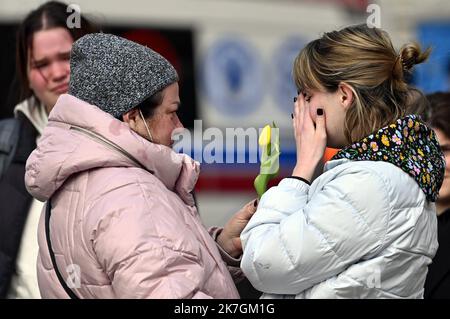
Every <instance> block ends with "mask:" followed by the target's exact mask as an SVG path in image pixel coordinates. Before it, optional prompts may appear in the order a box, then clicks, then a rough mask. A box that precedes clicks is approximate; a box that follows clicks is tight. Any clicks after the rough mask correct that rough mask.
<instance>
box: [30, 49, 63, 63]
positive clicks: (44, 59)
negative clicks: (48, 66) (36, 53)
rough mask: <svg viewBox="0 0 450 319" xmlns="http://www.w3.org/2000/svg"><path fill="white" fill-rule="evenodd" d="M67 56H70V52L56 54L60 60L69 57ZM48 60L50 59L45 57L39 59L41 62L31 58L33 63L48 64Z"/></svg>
mask: <svg viewBox="0 0 450 319" xmlns="http://www.w3.org/2000/svg"><path fill="white" fill-rule="evenodd" d="M67 55H69V56H70V51H66V52H60V53H57V54H56V56H57V57H59V58H60V57H65V56H67ZM48 60H49V58H48V57H44V58H42V59H39V60H37V59H35V58H34V57H31V61H32V62H33V63H42V62H46V61H48Z"/></svg>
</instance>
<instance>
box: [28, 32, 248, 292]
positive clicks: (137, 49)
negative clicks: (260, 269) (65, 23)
mask: <svg viewBox="0 0 450 319" xmlns="http://www.w3.org/2000/svg"><path fill="white" fill-rule="evenodd" d="M70 62H71V79H70V88H69V94H64V95H62V96H61V97H60V98H59V99H58V101H57V103H56V105H55V107H54V108H53V110H52V112H51V113H50V116H49V123H48V126H47V127H46V129H45V130H44V133H43V135H42V138H41V139H40V141H39V143H38V147H37V149H36V150H35V151H34V152H33V153H32V154H31V156H30V157H29V159H28V161H27V165H26V176H25V181H26V186H27V189H28V191H29V192H30V193H31V194H32V195H33V196H34V197H36V198H37V199H39V200H42V201H49V199H51V201H49V202H51V206H49V207H51V218H49V220H48V228H47V230H48V236H49V238H48V239H47V238H46V225H45V224H46V220H45V216H46V214H42V216H41V220H40V224H39V236H38V237H39V238H38V239H39V257H38V265H37V269H38V280H39V288H40V291H41V294H42V296H43V297H44V298H67V297H68V296H69V295H70V296H72V298H239V295H238V293H237V290H236V287H235V285H234V282H233V279H232V276H231V275H230V269H229V268H228V267H227V264H226V262H227V263H228V266H238V265H239V260H238V259H236V258H237V257H239V256H240V254H241V253H242V248H241V244H240V239H239V235H240V232H241V230H242V229H243V228H244V227H245V225H246V224H247V222H248V220H249V219H250V217H251V215H252V214H253V213H254V211H255V207H254V205H253V203H249V204H247V205H246V206H245V207H244V208H242V209H241V210H240V211H239V212H238V213H236V214H235V216H234V217H233V218H232V219H231V220H230V221H229V222H228V224H227V225H226V226H225V228H224V229H223V230H222V229H219V228H212V229H210V230H209V231H208V230H206V229H205V228H204V226H203V225H202V222H201V220H200V218H199V215H198V213H197V210H196V207H195V202H194V198H193V195H192V191H193V189H194V186H195V184H196V181H197V179H198V174H199V164H198V163H197V162H195V161H194V160H193V159H191V158H190V157H188V156H187V155H183V154H177V153H175V152H173V151H172V149H171V148H170V147H169V146H171V144H172V141H171V135H172V132H173V131H174V130H175V129H177V128H182V124H181V123H180V121H179V119H178V117H177V114H176V111H177V109H178V107H179V103H180V100H179V96H178V84H177V82H178V76H177V74H176V71H175V70H174V68H173V67H172V65H170V63H169V62H168V61H167V60H165V59H164V58H163V57H162V56H160V55H159V54H157V53H155V52H154V51H152V50H150V49H149V48H147V47H143V46H140V45H138V44H136V43H133V42H131V41H128V40H125V39H122V38H120V37H116V36H112V35H108V34H92V35H89V36H85V37H83V38H81V39H80V40H78V41H77V42H75V44H74V46H73V48H72V52H71V61H70ZM47 204H48V203H47ZM48 217H50V215H48ZM47 240H48V242H47ZM48 244H50V245H51V251H52V252H53V253H54V256H55V258H54V260H53V261H52V258H51V254H50V252H49V251H50V250H49V245H48ZM224 260H225V261H226V262H224ZM55 266H56V269H55ZM234 269H235V270H236V269H238V268H234ZM57 272H59V273H60V276H61V279H58V276H57ZM235 275H236V276H239V275H242V273H239V271H236V272H235ZM62 281H64V282H62ZM64 285H66V286H67V287H65V288H64V287H63V286H64ZM65 289H66V290H65ZM67 289H69V291H67ZM72 294H73V295H72Z"/></svg>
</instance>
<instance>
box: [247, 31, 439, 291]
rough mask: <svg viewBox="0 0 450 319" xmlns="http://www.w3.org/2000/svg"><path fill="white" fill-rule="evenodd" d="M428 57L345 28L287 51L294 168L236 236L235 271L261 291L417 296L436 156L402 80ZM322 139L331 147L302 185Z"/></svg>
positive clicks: (433, 237)
mask: <svg viewBox="0 0 450 319" xmlns="http://www.w3.org/2000/svg"><path fill="white" fill-rule="evenodd" d="M428 55H429V51H428V50H427V51H425V52H422V51H421V49H420V47H419V45H418V44H416V43H409V44H406V45H405V46H403V47H402V48H401V49H400V51H399V52H398V53H397V52H396V50H395V49H394V47H393V45H392V43H391V40H390V37H389V35H388V34H387V33H386V32H384V31H382V30H380V29H378V28H369V27H368V26H366V25H357V26H351V27H347V28H344V29H342V30H339V31H332V32H328V33H325V34H324V35H323V36H322V37H321V38H319V39H317V40H314V41H312V42H310V43H309V44H308V45H307V46H306V47H305V48H304V49H303V50H302V51H301V52H300V54H299V55H298V56H297V58H296V60H295V64H294V78H295V81H296V85H297V88H298V90H299V93H300V94H299V96H298V97H297V100H296V101H295V103H294V114H293V126H294V133H295V139H296V143H297V145H296V146H297V165H296V166H295V168H294V171H293V173H292V177H291V178H285V179H283V180H282V181H281V182H280V183H279V185H278V186H276V187H273V188H271V189H269V190H268V191H267V192H266V193H265V194H264V195H263V196H262V198H261V200H260V203H259V205H258V209H257V211H256V213H255V214H254V216H253V217H252V219H251V220H250V222H249V223H248V225H247V226H246V228H245V229H244V230H243V232H242V234H241V239H242V245H243V251H244V253H243V256H242V262H241V267H242V270H243V272H244V274H245V275H246V276H247V278H248V279H249V280H250V282H251V283H252V284H253V286H254V287H255V288H256V289H259V290H260V291H262V292H264V293H265V294H264V296H263V297H265V298H423V294H424V283H425V278H426V274H427V267H428V265H429V264H430V263H431V261H432V258H433V257H434V255H435V252H436V250H437V246H438V243H437V232H436V206H435V201H436V199H437V197H438V191H439V188H440V186H441V184H442V180H443V176H444V169H445V161H444V155H443V154H442V151H441V149H440V146H439V144H438V142H437V140H436V135H435V133H434V132H433V130H432V129H430V128H429V127H428V126H427V125H426V124H424V123H423V122H422V121H421V120H420V118H418V117H417V116H415V115H407V114H408V112H407V110H406V109H407V104H408V94H409V89H408V85H407V83H406V81H405V75H406V74H407V73H408V72H409V71H410V70H411V68H412V67H413V66H414V65H416V64H418V63H422V62H423V61H425V60H426V59H427V57H428ZM326 146H328V147H333V148H339V149H340V150H339V152H338V153H337V154H336V155H335V156H333V158H332V160H330V161H329V162H327V163H326V164H325V168H324V172H323V174H322V175H320V176H319V177H318V178H316V179H315V180H314V182H312V183H311V178H312V176H313V172H314V168H315V166H316V165H317V163H318V162H319V161H320V160H321V158H322V157H323V154H324V151H325V147H326Z"/></svg>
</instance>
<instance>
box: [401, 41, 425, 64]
mask: <svg viewBox="0 0 450 319" xmlns="http://www.w3.org/2000/svg"><path fill="white" fill-rule="evenodd" d="M430 53H431V48H427V49H426V50H425V51H424V52H422V50H421V48H420V45H419V44H418V43H417V42H412V43H407V44H405V45H404V46H403V47H402V48H401V49H400V53H399V56H400V59H399V60H400V62H401V64H402V69H403V70H406V71H409V70H411V68H412V67H413V66H414V65H416V64H419V63H422V62H424V61H425V60H426V59H427V58H428V56H429V55H430Z"/></svg>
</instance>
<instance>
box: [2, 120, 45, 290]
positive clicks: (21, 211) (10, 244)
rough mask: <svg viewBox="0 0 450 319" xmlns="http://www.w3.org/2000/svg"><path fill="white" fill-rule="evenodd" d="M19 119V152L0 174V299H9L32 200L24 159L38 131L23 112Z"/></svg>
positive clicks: (33, 146) (30, 149) (34, 143)
mask: <svg viewBox="0 0 450 319" xmlns="http://www.w3.org/2000/svg"><path fill="white" fill-rule="evenodd" d="M18 118H19V120H20V123H21V131H20V132H21V133H20V137H19V142H18V143H19V144H18V146H17V149H16V154H15V156H14V158H13V160H12V163H11V165H10V166H9V168H8V170H7V171H6V172H5V174H4V175H3V176H2V177H0V298H6V296H7V293H8V290H9V287H10V284H11V278H12V276H13V274H14V273H15V270H16V259H17V254H18V251H19V248H20V241H21V238H22V233H23V229H24V226H25V222H26V220H27V215H28V212H29V209H30V204H31V201H32V197H31V195H30V194H29V193H28V192H27V190H26V188H25V181H24V176H25V162H26V160H27V158H28V156H29V155H30V153H31V152H32V151H33V149H35V148H36V136H37V134H38V132H37V130H36V129H35V128H34V126H33V125H32V124H31V122H30V121H29V120H28V119H27V118H26V117H25V116H24V115H23V114H22V113H19V116H18Z"/></svg>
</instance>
